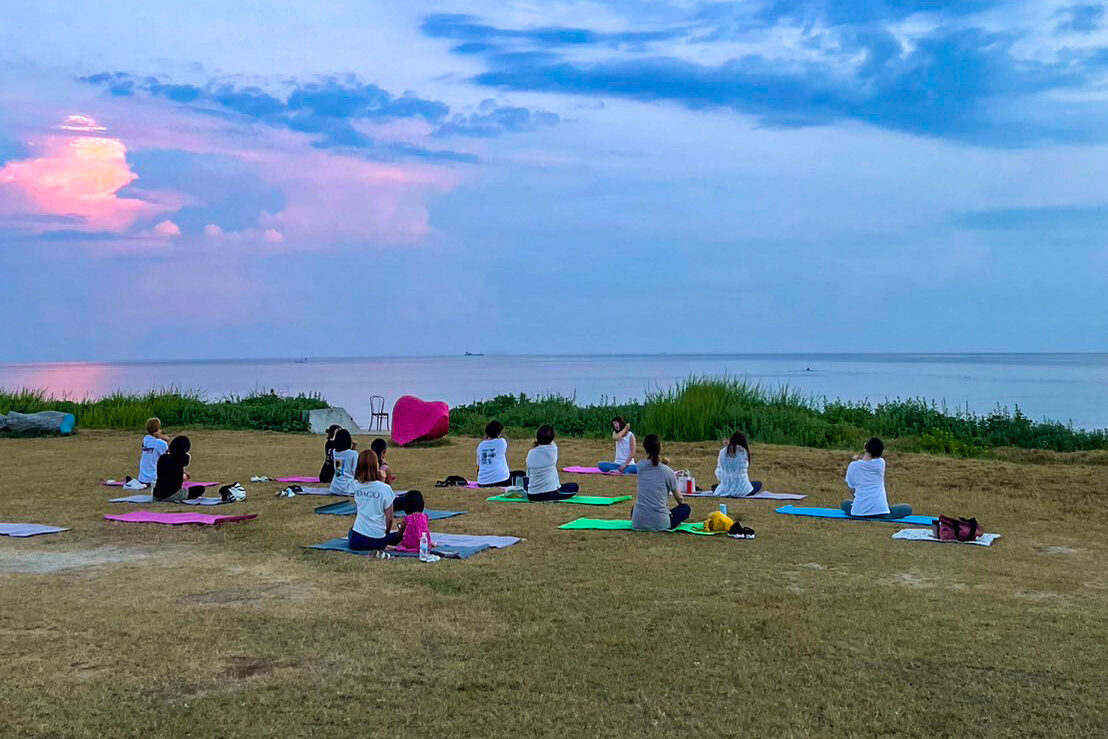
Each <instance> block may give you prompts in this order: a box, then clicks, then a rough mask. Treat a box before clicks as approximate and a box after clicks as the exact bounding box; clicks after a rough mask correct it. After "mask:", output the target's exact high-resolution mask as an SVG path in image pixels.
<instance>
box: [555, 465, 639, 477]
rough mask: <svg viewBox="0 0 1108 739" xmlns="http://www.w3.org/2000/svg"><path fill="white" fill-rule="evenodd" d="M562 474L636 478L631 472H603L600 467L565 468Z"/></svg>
mask: <svg viewBox="0 0 1108 739" xmlns="http://www.w3.org/2000/svg"><path fill="white" fill-rule="evenodd" d="M562 472H572V473H574V474H576V475H615V476H616V477H625V476H629V477H634V475H632V474H631V473H630V472H601V471H600V468H599V467H577V466H576V465H575V466H573V467H563V468H562Z"/></svg>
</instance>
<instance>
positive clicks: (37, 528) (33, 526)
mask: <svg viewBox="0 0 1108 739" xmlns="http://www.w3.org/2000/svg"><path fill="white" fill-rule="evenodd" d="M59 531H69V529H65V528H62V527H61V526H46V525H44V524H41V523H0V536H14V537H18V538H24V537H28V536H38V535H39V534H56V533H58V532H59Z"/></svg>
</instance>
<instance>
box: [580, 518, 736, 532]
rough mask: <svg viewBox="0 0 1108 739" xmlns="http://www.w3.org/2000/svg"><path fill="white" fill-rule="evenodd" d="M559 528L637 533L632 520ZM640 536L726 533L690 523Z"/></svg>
mask: <svg viewBox="0 0 1108 739" xmlns="http://www.w3.org/2000/svg"><path fill="white" fill-rule="evenodd" d="M558 528H560V529H574V530H593V529H597V530H601V531H635V529H633V528H631V519H622V518H621V519H617V520H611V519H606V518H578V519H577V520H576V521H570V522H569V523H563V524H562V525H561V526H559V527H558ZM635 533H640V534H659V533H666V534H678V533H681V534H698V535H700V536H714V535H716V534H726V533H727V532H726V531H705V530H704V524H702V523H688V522H685V523H683V524H679V525H678V526H677V528H675V529H669V530H667V531H664V532H663V531H635Z"/></svg>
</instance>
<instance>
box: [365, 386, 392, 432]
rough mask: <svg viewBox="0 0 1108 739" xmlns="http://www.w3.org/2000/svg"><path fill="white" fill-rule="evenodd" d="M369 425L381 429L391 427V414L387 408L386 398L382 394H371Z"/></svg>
mask: <svg viewBox="0 0 1108 739" xmlns="http://www.w3.org/2000/svg"><path fill="white" fill-rule="evenodd" d="M369 418H370V420H369V427H370V428H371V429H372V428H374V427H376V429H375V430H377V431H381V430H382V429H386V428H388V427H389V414H388V411H386V410H385V398H384V397H383V396H381V395H370V396H369ZM382 424H384V425H382Z"/></svg>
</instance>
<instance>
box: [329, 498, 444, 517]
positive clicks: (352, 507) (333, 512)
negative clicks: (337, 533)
mask: <svg viewBox="0 0 1108 739" xmlns="http://www.w3.org/2000/svg"><path fill="white" fill-rule="evenodd" d="M315 512H316V513H321V514H323V515H325V516H355V515H357V513H358V506H357V505H356V504H355V503H354V501H352V500H342V501H339V502H338V503H329V504H327V505H321V506H319V507H318V508H316V509H315ZM423 512H424V513H426V514H427V518H428V520H430V521H437V520H439V519H440V518H453V517H454V516H461V515H462V514H463V513H465V511H436V510H433V509H431V508H428V509H427V510H425V511H423ZM396 517H397V518H404V514H403V513H400V512H399V511H398V512H397V513H396Z"/></svg>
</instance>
